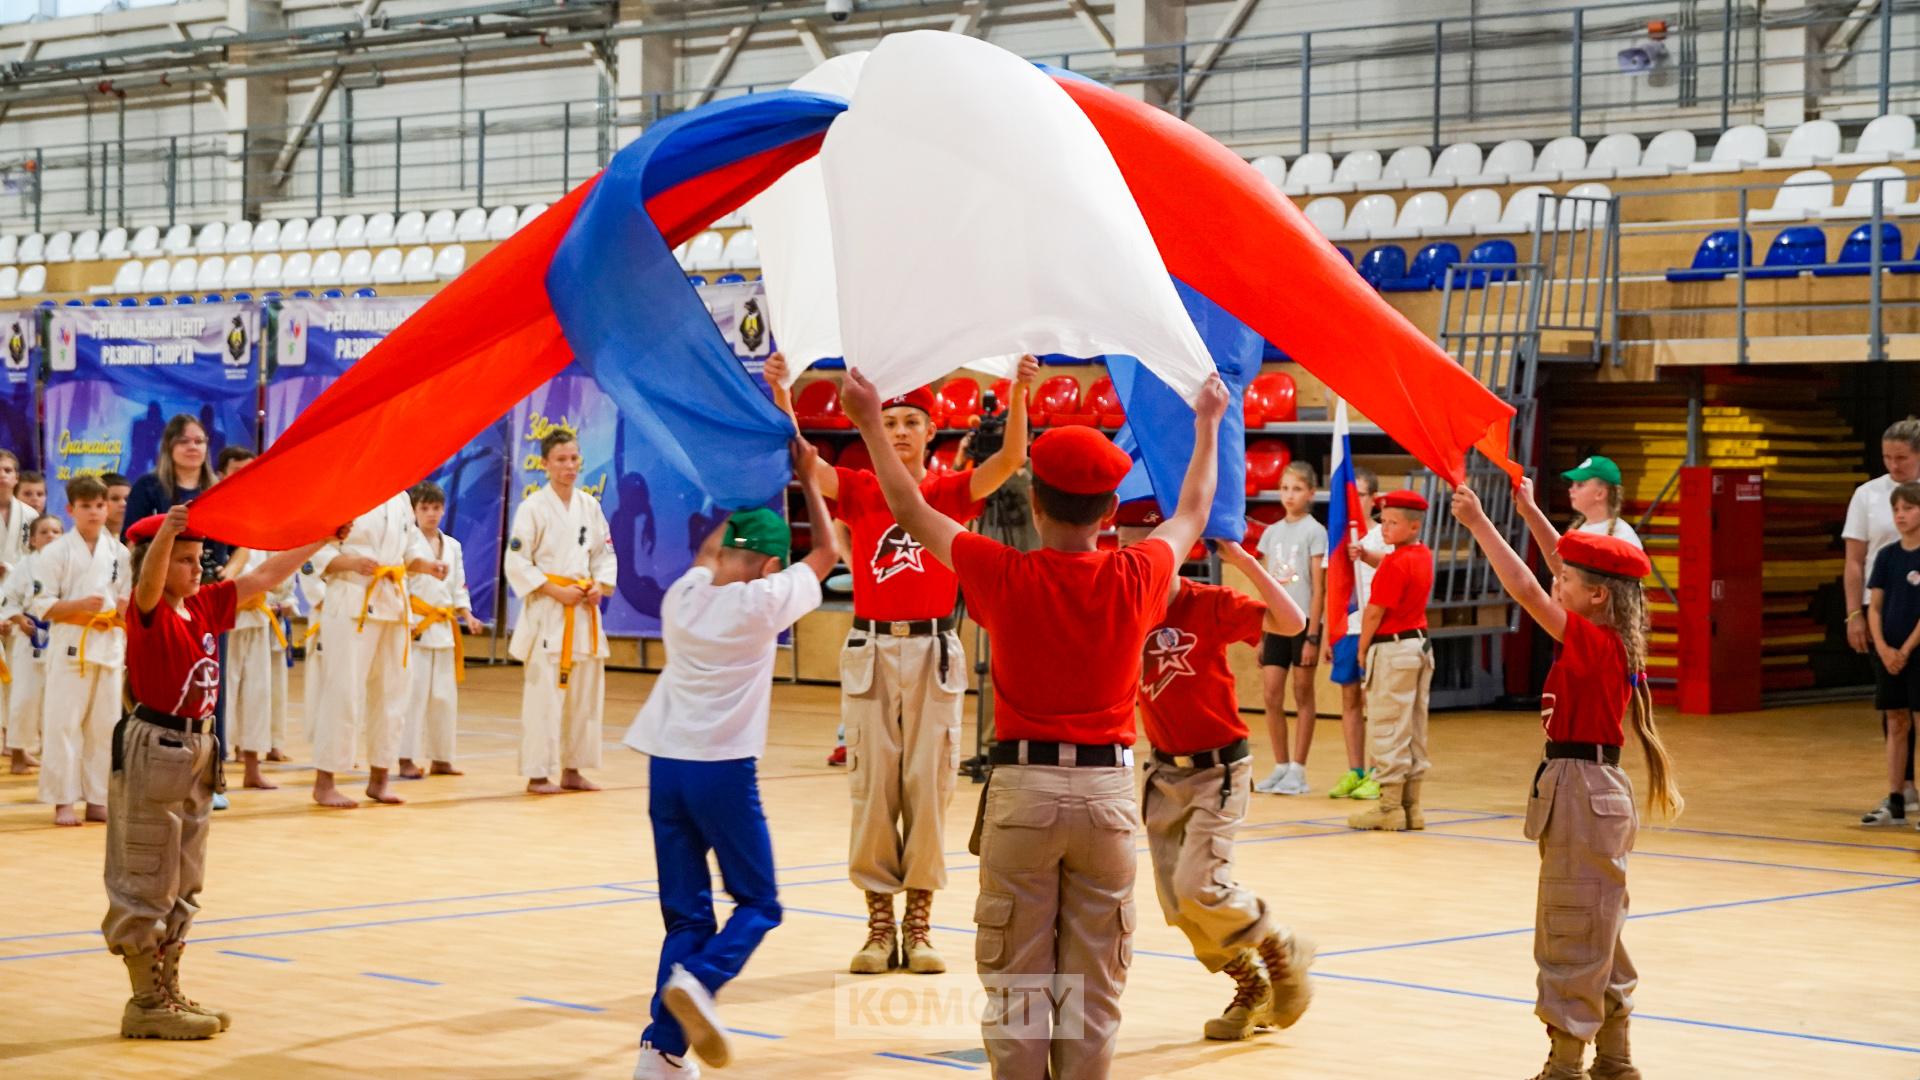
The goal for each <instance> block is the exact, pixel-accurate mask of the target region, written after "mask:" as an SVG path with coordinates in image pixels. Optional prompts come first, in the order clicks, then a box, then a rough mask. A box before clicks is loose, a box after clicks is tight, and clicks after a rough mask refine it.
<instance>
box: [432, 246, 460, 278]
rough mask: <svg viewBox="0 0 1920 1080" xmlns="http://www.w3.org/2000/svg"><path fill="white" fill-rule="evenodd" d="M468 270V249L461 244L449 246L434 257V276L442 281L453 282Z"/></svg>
mask: <svg viewBox="0 0 1920 1080" xmlns="http://www.w3.org/2000/svg"><path fill="white" fill-rule="evenodd" d="M466 268H467V249H466V247H465V246H464V245H461V244H449V245H448V246H446V247H443V248H441V249H440V254H438V255H435V256H434V257H433V276H435V277H437V278H439V279H440V280H441V281H452V280H453V279H454V278H457V277H459V276H460V271H462V270H465V269H466Z"/></svg>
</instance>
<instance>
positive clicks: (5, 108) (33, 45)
mask: <svg viewBox="0 0 1920 1080" xmlns="http://www.w3.org/2000/svg"><path fill="white" fill-rule="evenodd" d="M40 45H41V43H40V42H38V41H29V42H27V43H26V44H25V45H23V46H21V47H20V55H19V56H17V57H15V58H14V62H15V63H25V62H27V61H29V60H32V59H33V57H34V54H35V53H37V52H39V51H40ZM12 108H13V102H11V101H0V121H4V120H5V119H6V118H7V113H8V112H9V111H10V110H12Z"/></svg>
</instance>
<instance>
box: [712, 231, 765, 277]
mask: <svg viewBox="0 0 1920 1080" xmlns="http://www.w3.org/2000/svg"><path fill="white" fill-rule="evenodd" d="M720 261H721V262H722V263H724V264H725V265H726V266H727V267H728V268H729V269H733V270H740V269H745V268H751V267H755V266H759V265H760V241H759V239H758V238H757V237H755V236H754V234H753V230H752V229H741V230H740V231H739V232H737V233H734V234H733V235H732V236H729V237H727V246H726V247H725V248H723V249H722V250H721V254H720Z"/></svg>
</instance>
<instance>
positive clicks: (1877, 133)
mask: <svg viewBox="0 0 1920 1080" xmlns="http://www.w3.org/2000/svg"><path fill="white" fill-rule="evenodd" d="M1913 152H1914V151H1913V117H1911V116H1907V115H1905V114H1903V113H1888V114H1887V115H1885V116H1876V117H1874V118H1873V119H1872V120H1870V121H1868V122H1867V126H1866V127H1865V128H1864V129H1862V130H1861V132H1860V139H1859V141H1858V142H1855V143H1854V144H1853V149H1852V150H1851V151H1849V152H1848V153H1844V154H1835V155H1834V156H1833V163H1834V164H1835V165H1872V164H1874V163H1876V162H1881V161H1899V160H1905V159H1908V158H1909V157H1910V156H1911V155H1912V154H1913Z"/></svg>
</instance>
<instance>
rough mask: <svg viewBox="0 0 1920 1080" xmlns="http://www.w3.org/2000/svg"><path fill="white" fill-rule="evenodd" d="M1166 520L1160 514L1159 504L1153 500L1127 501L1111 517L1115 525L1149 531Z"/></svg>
mask: <svg viewBox="0 0 1920 1080" xmlns="http://www.w3.org/2000/svg"><path fill="white" fill-rule="evenodd" d="M1165 520H1166V519H1165V518H1164V517H1162V516H1161V514H1160V502H1159V500H1157V499H1154V498H1151V497H1149V498H1145V499H1128V500H1127V501H1126V502H1123V503H1121V504H1120V509H1119V511H1118V512H1117V513H1115V514H1114V516H1113V523H1114V524H1115V525H1119V526H1124V527H1129V528H1145V529H1150V528H1152V527H1154V526H1155V525H1158V524H1160V523H1161V522H1162V521H1165Z"/></svg>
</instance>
